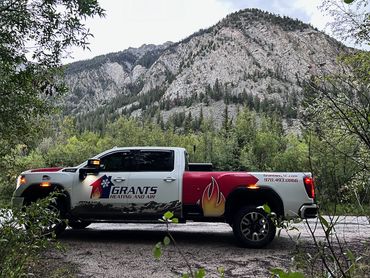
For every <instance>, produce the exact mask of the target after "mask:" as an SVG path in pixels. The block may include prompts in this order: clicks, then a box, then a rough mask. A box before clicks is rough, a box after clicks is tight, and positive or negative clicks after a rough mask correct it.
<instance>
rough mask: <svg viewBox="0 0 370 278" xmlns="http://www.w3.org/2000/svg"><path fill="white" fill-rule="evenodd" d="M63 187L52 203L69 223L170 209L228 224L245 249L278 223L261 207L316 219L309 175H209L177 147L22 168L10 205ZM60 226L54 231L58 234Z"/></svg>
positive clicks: (143, 216)
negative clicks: (74, 163) (73, 164)
mask: <svg viewBox="0 0 370 278" xmlns="http://www.w3.org/2000/svg"><path fill="white" fill-rule="evenodd" d="M55 190H61V191H63V193H64V194H63V195H61V196H60V197H59V199H58V200H57V205H56V207H57V208H58V209H59V211H60V213H61V215H62V217H63V218H65V219H68V225H69V226H70V227H72V228H80V229H81V228H85V227H87V226H88V225H89V224H90V223H91V222H103V221H106V222H152V221H155V220H158V219H159V218H161V216H162V215H163V214H164V213H165V212H166V211H172V212H173V213H174V214H175V216H176V217H178V218H179V220H180V222H185V221H186V220H192V221H203V222H227V223H229V224H230V225H231V226H232V228H233V231H234V235H235V236H236V238H237V240H238V241H239V242H240V244H241V245H242V246H245V247H254V248H259V247H263V246H265V245H266V244H268V243H269V242H271V241H272V240H273V238H274V236H275V231H276V228H275V226H274V224H273V222H272V220H271V219H270V216H269V215H268V214H267V213H266V212H265V211H264V210H263V209H261V206H262V205H264V204H268V206H269V207H270V208H271V211H273V212H274V213H276V215H277V216H278V217H281V218H282V219H290V218H297V217H300V218H311V217H316V214H317V205H316V203H315V190H314V183H313V179H312V176H311V174H310V173H267V172H258V173H257V172H253V173H250V172H213V171H212V170H211V164H206V163H205V164H196V163H194V164H191V163H188V154H187V152H186V150H185V149H183V148H177V147H132V148H113V149H110V150H107V151H105V152H103V153H101V154H98V155H97V156H95V157H94V158H92V159H89V160H88V161H86V162H84V163H82V164H80V165H78V166H76V167H73V168H43V169H34V170H28V171H25V172H23V173H22V174H21V175H20V176H19V178H18V182H17V188H16V190H15V192H14V195H13V205H15V206H23V205H27V204H29V203H31V202H34V201H36V200H37V199H40V198H43V197H46V196H47V195H48V194H50V193H51V192H53V191H55ZM64 229H65V225H64V226H62V227H59V229H56V231H58V232H61V231H63V230H64Z"/></svg>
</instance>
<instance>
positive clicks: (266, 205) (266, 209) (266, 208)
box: [262, 204, 271, 214]
mask: <svg viewBox="0 0 370 278" xmlns="http://www.w3.org/2000/svg"><path fill="white" fill-rule="evenodd" d="M262 207H263V210H264V211H265V212H266V213H267V214H270V213H271V208H270V206H269V205H268V204H264V205H263V206H262Z"/></svg>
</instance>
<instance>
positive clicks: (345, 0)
mask: <svg viewBox="0 0 370 278" xmlns="http://www.w3.org/2000/svg"><path fill="white" fill-rule="evenodd" d="M353 1H354V0H344V3H346V4H351V3H352V2H353Z"/></svg>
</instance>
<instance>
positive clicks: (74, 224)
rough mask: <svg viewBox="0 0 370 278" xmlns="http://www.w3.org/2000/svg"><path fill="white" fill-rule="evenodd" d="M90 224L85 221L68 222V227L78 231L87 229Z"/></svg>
mask: <svg viewBox="0 0 370 278" xmlns="http://www.w3.org/2000/svg"><path fill="white" fill-rule="evenodd" d="M90 224H91V222H88V221H83V220H68V226H69V227H71V228H72V229H76V230H78V229H85V228H86V227H87V226H89V225H90Z"/></svg>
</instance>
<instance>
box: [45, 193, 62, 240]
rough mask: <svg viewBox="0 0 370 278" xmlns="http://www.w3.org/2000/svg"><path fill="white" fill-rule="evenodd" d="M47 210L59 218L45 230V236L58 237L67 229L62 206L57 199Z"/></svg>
mask: <svg viewBox="0 0 370 278" xmlns="http://www.w3.org/2000/svg"><path fill="white" fill-rule="evenodd" d="M49 209H50V210H52V211H54V212H55V213H56V214H57V215H58V216H59V217H58V219H57V220H56V222H55V223H53V224H52V225H51V227H48V228H47V229H45V235H47V236H51V235H52V234H53V233H54V234H55V236H56V237H58V236H60V235H61V234H62V233H63V232H64V231H65V229H66V228H67V222H66V220H65V209H64V205H63V203H62V201H61V200H60V199H57V200H56V201H55V202H54V203H52V204H50V206H49Z"/></svg>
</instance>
